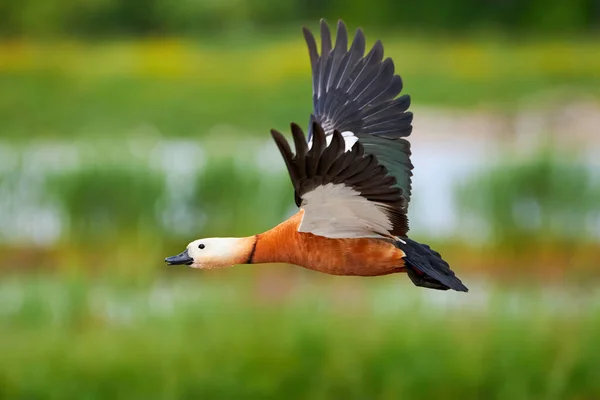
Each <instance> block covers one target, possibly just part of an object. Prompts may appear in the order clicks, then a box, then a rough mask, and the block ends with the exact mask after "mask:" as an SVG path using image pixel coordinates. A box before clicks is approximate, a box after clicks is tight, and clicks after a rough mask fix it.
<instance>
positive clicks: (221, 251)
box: [165, 236, 256, 269]
mask: <svg viewBox="0 0 600 400" xmlns="http://www.w3.org/2000/svg"><path fill="white" fill-rule="evenodd" d="M255 242H256V237H254V236H251V237H246V238H207V239H198V240H194V241H193V242H191V243H190V244H188V245H187V248H186V249H185V250H184V251H183V252H182V253H180V254H178V255H176V256H171V257H167V258H165V262H166V263H167V264H169V265H189V266H190V267H192V268H201V269H212V268H225V267H230V266H232V265H235V264H245V263H247V262H248V260H249V258H250V254H251V253H252V251H253V250H254V245H255Z"/></svg>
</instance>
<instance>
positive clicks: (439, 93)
mask: <svg viewBox="0 0 600 400" xmlns="http://www.w3.org/2000/svg"><path fill="white" fill-rule="evenodd" d="M382 39H383V41H384V43H385V48H386V55H387V56H390V57H393V58H394V60H395V62H396V66H397V70H398V72H399V73H400V74H401V75H402V77H403V80H404V82H405V91H404V92H405V93H408V94H410V95H411V96H412V99H413V105H414V107H413V108H414V111H415V114H416V117H415V121H417V120H418V119H419V108H418V107H421V106H423V105H440V106H445V107H481V106H484V107H494V108H499V109H509V110H514V109H518V108H519V107H521V106H522V105H523V101H527V99H530V98H531V97H532V96H537V97H536V99H537V98H542V97H543V96H544V95H546V94H548V95H549V94H550V93H552V92H553V91H556V90H558V89H559V88H560V89H562V90H563V91H568V92H569V93H573V94H574V96H576V95H580V96H582V97H584V96H587V95H591V96H595V97H596V98H600V75H599V74H600V52H598V51H596V49H597V48H598V45H599V44H598V42H597V41H594V40H578V41H575V40H546V39H542V40H539V41H537V40H536V41H531V42H527V43H519V44H516V43H510V42H504V41H495V40H475V39H464V40H446V39H439V40H435V39H427V38H423V37H420V38H416V37H411V38H406V37H404V38H402V37H400V36H397V35H390V36H387V37H382ZM250 47H251V48H250V49H248V48H245V47H243V46H242V47H239V46H236V45H232V46H231V47H230V46H227V47H226V49H225V48H224V46H221V47H218V48H212V47H210V46H207V45H204V44H202V45H199V44H194V43H192V42H186V41H179V40H165V41H148V42H111V43H104V44H97V45H85V44H82V43H69V42H60V43H55V44H48V45H44V44H37V45H36V44H31V43H3V44H0V53H1V54H2V57H0V87H2V90H1V91H0V137H10V138H11V139H15V140H30V139H32V138H34V137H45V138H52V137H69V138H72V137H76V136H101V137H106V136H109V137H114V138H122V137H126V136H130V135H132V134H134V133H135V132H136V131H137V130H139V129H140V128H141V127H146V126H150V127H151V128H153V129H155V130H157V131H158V132H159V133H160V134H162V135H165V136H193V137H200V136H201V135H205V134H206V133H207V132H208V131H209V130H211V129H212V128H213V127H214V126H216V125H219V124H227V125H230V126H234V127H236V128H237V129H238V130H243V131H245V132H247V133H248V134H261V135H265V134H268V130H269V129H270V128H277V129H288V126H289V123H290V122H291V121H295V122H298V123H301V124H305V123H306V121H308V116H309V115H310V108H311V85H310V65H309V61H308V57H307V53H306V48H305V45H304V43H303V42H302V38H301V36H300V35H295V36H294V38H293V39H289V38H287V37H285V38H276V39H271V40H269V41H259V42H257V43H254V44H253V45H252V46H250ZM557 55H560V56H559V57H557ZM241 61H243V67H242V66H241V64H240V62H241ZM563 97H564V96H562V95H561V100H562V99H563Z"/></svg>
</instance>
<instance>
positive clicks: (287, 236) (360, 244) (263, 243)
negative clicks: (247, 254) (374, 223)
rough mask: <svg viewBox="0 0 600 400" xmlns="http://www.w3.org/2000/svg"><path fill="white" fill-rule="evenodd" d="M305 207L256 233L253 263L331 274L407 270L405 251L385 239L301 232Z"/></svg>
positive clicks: (376, 273) (388, 272) (376, 274)
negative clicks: (275, 263) (276, 263)
mask: <svg viewBox="0 0 600 400" xmlns="http://www.w3.org/2000/svg"><path fill="white" fill-rule="evenodd" d="M303 213H304V210H300V211H299V212H298V213H297V214H295V215H294V216H292V217H291V218H290V219H288V220H286V221H284V222H282V223H281V224H279V225H277V226H276V227H275V228H273V229H271V230H269V231H267V232H265V233H262V234H260V235H256V242H255V248H254V252H253V255H252V263H272V262H282V263H288V264H294V265H298V266H301V267H304V268H308V269H312V270H315V271H320V272H324V273H327V274H331V275H358V276H378V275H387V274H392V273H395V272H405V269H404V260H403V259H402V257H404V255H405V254H404V252H403V251H402V250H400V249H398V248H397V247H396V246H394V245H393V244H392V243H390V242H388V241H385V240H382V239H364V238H361V239H329V238H325V237H322V236H317V235H313V234H312V233H301V232H298V226H299V225H300V221H301V220H302V215H303Z"/></svg>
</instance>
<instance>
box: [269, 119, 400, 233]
mask: <svg viewBox="0 0 600 400" xmlns="http://www.w3.org/2000/svg"><path fill="white" fill-rule="evenodd" d="M312 132H313V145H312V147H311V148H310V150H308V148H307V146H306V138H305V137H304V133H303V132H302V129H301V128H300V127H299V126H298V125H296V124H292V136H293V140H294V142H295V143H296V154H294V153H293V152H292V150H291V149H290V146H289V144H288V142H287V140H286V139H285V138H284V137H283V135H282V134H281V133H279V132H277V131H275V130H271V135H272V136H273V139H274V140H275V143H276V144H277V147H278V148H279V151H280V152H281V155H282V156H283V159H284V161H285V164H286V166H287V169H288V171H289V174H290V178H291V180H292V184H293V185H294V191H295V199H296V205H297V206H298V207H301V206H302V205H303V197H304V195H306V194H307V193H309V192H311V191H313V190H315V189H316V188H317V187H318V186H324V185H327V184H330V183H332V184H341V185H344V186H346V187H349V188H351V189H353V190H354V191H356V192H358V193H359V194H360V196H361V197H363V198H364V199H366V200H368V201H369V202H373V203H376V204H377V206H378V207H380V208H381V209H383V210H384V212H385V214H386V216H387V218H388V220H389V222H390V223H391V225H392V229H390V231H389V232H374V233H377V234H381V235H387V236H389V235H394V236H405V235H406V233H407V231H408V219H407V216H406V199H405V198H404V196H403V195H402V190H401V189H399V188H398V187H396V178H395V177H393V176H391V175H390V174H389V173H388V170H387V168H386V167H385V166H384V165H382V164H381V163H380V162H379V161H378V159H377V157H376V156H375V155H373V154H367V153H365V150H364V148H363V146H362V144H361V143H360V142H357V144H356V145H354V146H353V147H352V149H351V150H350V151H345V143H344V138H343V137H342V135H341V134H340V132H339V131H337V130H336V131H334V132H333V133H332V138H331V142H330V143H329V145H327V142H326V134H325V131H324V130H323V128H322V127H321V126H320V125H319V124H318V123H317V122H313V125H312Z"/></svg>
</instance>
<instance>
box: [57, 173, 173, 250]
mask: <svg viewBox="0 0 600 400" xmlns="http://www.w3.org/2000/svg"><path fill="white" fill-rule="evenodd" d="M49 189H50V191H51V194H52V195H53V196H54V198H55V199H56V200H57V202H58V204H59V207H60V209H61V210H62V211H63V212H64V213H65V214H66V221H68V226H69V234H68V238H69V240H70V241H74V242H77V241H81V240H83V241H86V242H93V243H95V244H97V242H98V241H99V240H103V239H104V240H112V238H116V237H118V236H119V235H122V234H124V233H131V232H137V233H138V234H139V235H141V236H143V235H144V234H149V233H150V234H151V233H154V232H157V231H160V224H159V221H160V220H159V218H158V210H157V207H156V206H157V201H160V200H161V199H163V198H164V191H165V185H164V179H163V178H162V177H161V176H160V175H157V174H156V173H153V172H152V171H151V170H149V169H148V168H142V167H137V166H135V165H133V164H130V165H127V166H123V165H106V164H104V165H99V166H86V167H83V168H80V169H76V170H73V171H68V172H64V173H62V174H60V175H58V176H57V177H54V178H53V179H51V181H50V182H49Z"/></svg>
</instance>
